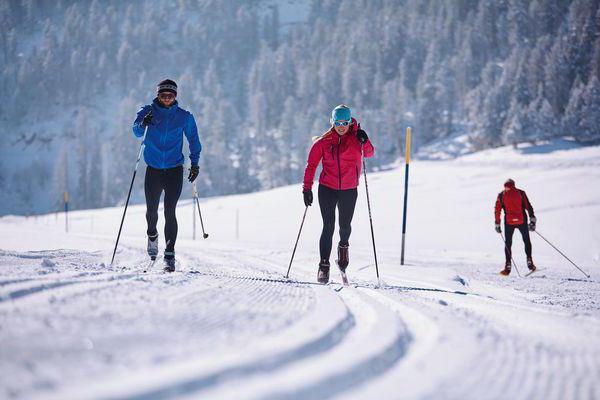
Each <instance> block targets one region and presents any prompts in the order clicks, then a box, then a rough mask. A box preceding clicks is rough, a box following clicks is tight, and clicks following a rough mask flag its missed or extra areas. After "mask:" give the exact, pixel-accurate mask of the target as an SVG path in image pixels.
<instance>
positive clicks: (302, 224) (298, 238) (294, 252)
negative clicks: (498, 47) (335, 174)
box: [285, 206, 308, 279]
mask: <svg viewBox="0 0 600 400" xmlns="http://www.w3.org/2000/svg"><path fill="white" fill-rule="evenodd" d="M307 211H308V206H306V207H305V208H304V215H303V216H302V223H300V230H299V231H298V237H297V238H296V244H295V245H294V251H292V258H291V259H290V265H289V266H288V270H287V273H286V274H285V278H286V279H287V278H288V277H289V276H290V270H291V269H292V262H293V261H294V254H296V247H298V241H299V240H300V233H302V227H303V226H304V220H305V219H306V212H307Z"/></svg>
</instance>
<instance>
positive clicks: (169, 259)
mask: <svg viewBox="0 0 600 400" xmlns="http://www.w3.org/2000/svg"><path fill="white" fill-rule="evenodd" d="M164 260H165V272H175V253H174V252H172V251H165V258H164Z"/></svg>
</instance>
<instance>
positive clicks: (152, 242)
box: [147, 233, 158, 261]
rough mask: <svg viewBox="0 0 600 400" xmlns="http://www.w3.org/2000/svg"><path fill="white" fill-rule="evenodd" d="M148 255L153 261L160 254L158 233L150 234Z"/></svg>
mask: <svg viewBox="0 0 600 400" xmlns="http://www.w3.org/2000/svg"><path fill="white" fill-rule="evenodd" d="M147 250H148V255H149V256H150V259H151V260H152V261H154V260H156V256H157V255H158V233H157V234H156V235H154V236H150V235H148V247H147Z"/></svg>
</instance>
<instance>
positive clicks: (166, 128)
mask: <svg viewBox="0 0 600 400" xmlns="http://www.w3.org/2000/svg"><path fill="white" fill-rule="evenodd" d="M168 134H169V118H168V116H167V118H165V134H164V135H163V151H162V156H163V162H162V167H163V169H165V168H166V167H167V166H166V163H165V160H166V158H167V152H166V150H165V140H166V138H167V135H168Z"/></svg>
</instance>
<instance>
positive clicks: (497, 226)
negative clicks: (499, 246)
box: [496, 224, 502, 233]
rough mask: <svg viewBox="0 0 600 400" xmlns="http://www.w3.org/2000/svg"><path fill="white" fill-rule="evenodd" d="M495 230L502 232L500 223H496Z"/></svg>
mask: <svg viewBox="0 0 600 400" xmlns="http://www.w3.org/2000/svg"><path fill="white" fill-rule="evenodd" d="M496 232H498V233H502V228H501V227H500V224H496Z"/></svg>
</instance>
